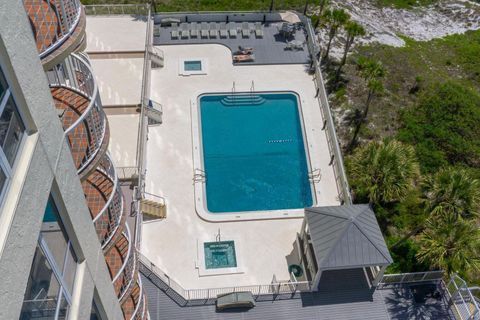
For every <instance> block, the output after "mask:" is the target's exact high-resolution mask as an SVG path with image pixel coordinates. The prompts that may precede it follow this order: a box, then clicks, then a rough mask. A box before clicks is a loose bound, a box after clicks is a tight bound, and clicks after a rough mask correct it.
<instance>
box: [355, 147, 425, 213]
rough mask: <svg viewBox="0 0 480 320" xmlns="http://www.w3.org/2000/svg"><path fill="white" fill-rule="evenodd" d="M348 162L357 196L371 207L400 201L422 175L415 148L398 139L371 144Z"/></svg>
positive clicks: (361, 149)
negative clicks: (366, 200)
mask: <svg viewBox="0 0 480 320" xmlns="http://www.w3.org/2000/svg"><path fill="white" fill-rule="evenodd" d="M347 163H348V169H349V173H350V179H351V183H352V187H353V189H354V190H355V193H356V195H357V196H359V197H360V198H368V201H369V202H370V203H372V204H386V203H391V202H395V201H401V200H402V199H404V198H405V197H406V196H407V194H408V193H409V192H410V191H411V190H412V189H413V188H414V187H415V185H416V181H417V180H418V177H419V174H420V170H419V165H418V162H417V159H416V157H415V151H414V149H413V147H412V146H409V145H405V144H403V143H401V142H399V141H396V140H390V141H385V142H370V143H369V144H367V145H366V146H364V147H362V148H360V149H358V150H357V151H356V152H355V153H354V154H353V156H352V157H351V158H350V159H349V161H348V162H347Z"/></svg>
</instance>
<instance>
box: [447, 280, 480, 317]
mask: <svg viewBox="0 0 480 320" xmlns="http://www.w3.org/2000/svg"><path fill="white" fill-rule="evenodd" d="M446 288H447V291H448V293H449V295H450V300H451V305H452V306H453V309H454V310H455V312H456V314H457V316H458V317H459V318H460V319H462V320H479V319H480V305H479V303H478V300H477V299H476V298H475V296H474V295H473V294H472V291H471V290H470V289H469V288H468V285H467V283H466V282H465V280H463V279H462V278H460V277H459V276H458V275H456V274H454V275H453V276H452V277H451V278H450V281H449V282H448V283H447V285H446Z"/></svg>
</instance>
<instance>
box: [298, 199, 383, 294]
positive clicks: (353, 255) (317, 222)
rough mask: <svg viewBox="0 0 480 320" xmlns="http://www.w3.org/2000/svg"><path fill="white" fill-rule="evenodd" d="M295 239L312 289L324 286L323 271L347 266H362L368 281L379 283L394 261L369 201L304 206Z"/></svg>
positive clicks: (374, 283) (356, 267)
mask: <svg viewBox="0 0 480 320" xmlns="http://www.w3.org/2000/svg"><path fill="white" fill-rule="evenodd" d="M296 242H297V249H298V254H299V259H300V263H301V264H302V267H303V269H304V270H305V275H306V278H307V280H309V281H311V282H312V288H313V290H319V288H321V287H322V283H321V281H320V279H321V278H322V274H323V275H326V273H328V272H330V271H336V273H337V274H338V270H345V271H346V270H347V269H363V273H364V274H365V276H366V278H367V281H368V283H369V285H370V286H371V287H376V286H377V285H378V283H379V281H381V279H382V277H383V274H384V272H385V269H386V268H387V266H388V265H389V264H391V263H392V261H393V260H392V257H391V256H390V253H389V251H388V249H387V245H386V244H385V240H384V238H383V235H382V232H381V231H380V227H379V225H378V222H377V219H376V217H375V213H374V212H373V210H372V209H371V207H370V206H369V205H363V204H362V205H344V206H332V207H313V208H307V209H305V220H304V222H303V225H302V229H301V231H300V233H299V234H297V241H296Z"/></svg>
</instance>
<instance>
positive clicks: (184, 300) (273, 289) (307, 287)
mask: <svg viewBox="0 0 480 320" xmlns="http://www.w3.org/2000/svg"><path fill="white" fill-rule="evenodd" d="M139 256H140V262H141V263H140V270H141V272H142V273H143V274H144V275H145V276H146V277H147V278H149V279H151V280H152V281H153V282H154V283H155V284H156V285H157V286H158V287H160V288H161V289H162V290H164V291H165V292H166V293H168V292H169V291H174V292H175V293H176V294H175V295H174V296H175V297H174V298H176V300H177V302H179V303H180V304H184V305H186V304H189V303H190V302H191V301H199V300H201V301H204V303H208V302H212V301H214V300H215V299H216V298H217V296H218V295H220V294H227V293H232V292H244V291H248V292H251V293H252V295H253V296H255V297H258V296H261V295H270V296H272V295H273V296H275V295H286V294H289V295H291V296H293V295H295V294H296V293H298V292H311V291H312V285H311V282H310V281H299V282H293V281H291V280H286V281H276V282H272V283H270V284H263V285H251V286H235V287H223V288H209V289H184V288H183V287H182V286H181V285H180V284H178V283H177V282H176V281H175V280H173V279H172V278H170V277H169V276H168V275H167V274H165V273H164V272H163V271H161V270H160V269H159V268H158V267H157V266H155V265H154V264H153V263H152V262H151V261H149V260H148V258H146V257H145V256H144V255H142V254H141V253H139ZM152 278H156V279H152ZM178 300H181V301H178Z"/></svg>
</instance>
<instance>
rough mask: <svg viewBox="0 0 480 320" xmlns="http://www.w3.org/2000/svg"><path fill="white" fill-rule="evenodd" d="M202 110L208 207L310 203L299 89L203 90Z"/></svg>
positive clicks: (216, 210)
mask: <svg viewBox="0 0 480 320" xmlns="http://www.w3.org/2000/svg"><path fill="white" fill-rule="evenodd" d="M200 116H201V128H202V145H203V160H204V169H205V175H206V198H207V209H208V210H209V211H210V212H212V213H222V212H242V211H258V210H279V209H299V208H305V207H309V206H311V205H312V202H313V201H312V194H311V188H310V181H309V179H308V167H307V160H306V155H305V148H304V143H303V133H302V132H303V130H302V126H301V122H300V115H299V108H298V99H297V96H296V95H295V94H292V93H275V94H273V93H271V94H270V93H269V94H258V95H250V94H247V95H233V96H232V95H204V96H202V97H201V98H200Z"/></svg>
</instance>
